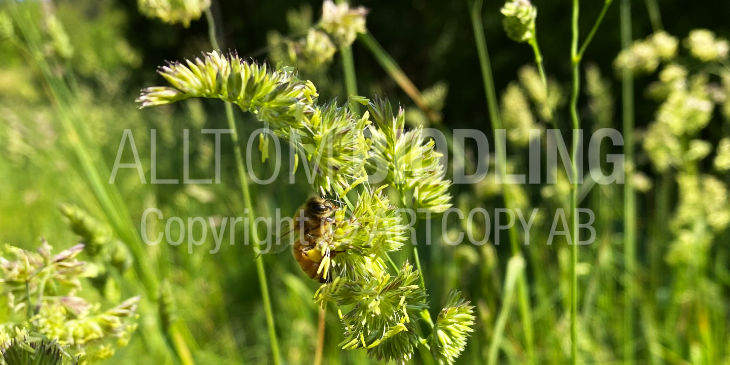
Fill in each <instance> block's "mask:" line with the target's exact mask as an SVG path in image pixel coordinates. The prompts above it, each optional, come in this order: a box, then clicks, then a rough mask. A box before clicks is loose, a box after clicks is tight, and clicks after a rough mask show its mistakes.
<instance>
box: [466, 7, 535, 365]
mask: <svg viewBox="0 0 730 365" xmlns="http://www.w3.org/2000/svg"><path fill="white" fill-rule="evenodd" d="M481 14H482V0H475V1H474V2H473V3H472V7H471V9H470V15H471V23H472V28H473V31H474V40H475V43H476V47H477V53H478V55H479V65H480V68H481V73H482V81H483V83H484V92H485V94H486V99H487V107H488V112H489V118H490V120H491V121H492V131H493V132H494V135H495V137H496V138H495V142H494V143H495V150H496V151H495V152H496V155H497V174H498V175H499V177H500V181H502V183H503V184H504V183H505V182H506V181H505V180H506V178H505V177H506V176H507V167H506V166H505V164H506V156H505V155H506V149H505V146H504V145H503V144H502V142H503V141H504V140H503V139H502V138H499V137H497V134H498V133H497V132H498V131H501V132H503V131H504V127H503V126H502V119H501V117H500V112H499V107H498V104H497V95H496V94H497V93H496V91H495V89H494V79H493V77H492V69H491V65H490V60H489V52H488V49H487V40H486V38H485V36H484V25H483V24H482V15H481ZM502 187H503V197H504V204H505V207H506V208H507V210H510V211H513V210H514V205H513V203H512V198H511V194H510V192H509V189H508V188H507V187H508V185H502ZM509 237H510V243H511V247H512V255H513V256H520V257H521V256H522V254H521V252H520V245H519V242H518V234H517V228H516V227H515V226H514V225H512V226H511V227H510V228H509ZM517 280H518V282H517V289H518V295H519V305H520V316H521V317H522V327H523V331H524V334H525V348H526V350H527V357H528V362H529V363H535V352H534V337H533V330H532V309H531V306H530V297H529V292H528V286H527V282H526V278H525V276H524V275H520V276H519V277H518V278H517ZM503 305H504V303H503Z"/></svg>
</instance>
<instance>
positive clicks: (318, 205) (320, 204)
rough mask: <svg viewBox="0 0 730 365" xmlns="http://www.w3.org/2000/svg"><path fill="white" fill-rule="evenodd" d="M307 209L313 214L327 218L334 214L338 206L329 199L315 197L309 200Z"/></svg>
mask: <svg viewBox="0 0 730 365" xmlns="http://www.w3.org/2000/svg"><path fill="white" fill-rule="evenodd" d="M307 210H308V211H309V213H310V214H311V215H314V216H316V217H320V218H326V217H329V216H330V215H332V213H334V211H335V210H337V207H336V206H335V205H334V204H333V203H332V202H331V201H329V200H327V199H324V198H319V197H315V198H311V199H309V201H308V202H307Z"/></svg>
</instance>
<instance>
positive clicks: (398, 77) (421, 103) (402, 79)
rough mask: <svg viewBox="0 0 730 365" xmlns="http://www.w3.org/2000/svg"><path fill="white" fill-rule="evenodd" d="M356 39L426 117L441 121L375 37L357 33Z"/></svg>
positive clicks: (433, 120) (439, 116)
mask: <svg viewBox="0 0 730 365" xmlns="http://www.w3.org/2000/svg"><path fill="white" fill-rule="evenodd" d="M357 40H358V41H360V42H361V43H362V44H363V45H365V47H367V49H368V50H370V53H372V54H373V56H374V57H375V60H376V61H378V63H379V64H380V66H381V67H383V69H384V70H385V72H387V73H388V75H390V78H392V79H393V81H395V83H396V84H398V86H400V88H401V89H402V90H403V91H404V92H405V93H406V95H408V97H410V98H411V100H413V102H414V103H415V104H416V106H417V107H418V108H419V109H421V111H422V112H423V113H424V114H426V116H427V117H428V119H430V120H431V121H432V122H440V121H441V115H439V114H438V113H436V112H434V111H433V110H431V108H429V106H428V103H426V100H425V99H424V98H423V95H421V92H420V91H419V90H418V88H417V87H416V85H414V84H413V82H412V81H411V79H409V78H408V76H406V74H405V72H403V70H402V69H401V68H400V67H399V66H398V63H396V62H395V60H393V57H391V56H390V55H389V54H388V52H386V51H385V49H383V46H381V45H380V43H378V41H377V40H375V37H373V35H372V34H370V33H362V34H359V35H358V37H357Z"/></svg>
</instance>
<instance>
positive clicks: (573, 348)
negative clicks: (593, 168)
mask: <svg viewBox="0 0 730 365" xmlns="http://www.w3.org/2000/svg"><path fill="white" fill-rule="evenodd" d="M611 2H612V0H605V1H604V3H603V8H602V9H601V12H600V13H599V15H598V18H597V19H596V21H595V23H593V27H592V28H591V30H590V32H589V33H588V35H587V36H586V38H585V40H584V41H583V43H582V44H581V46H580V48H578V40H579V38H580V31H579V28H578V21H579V13H580V11H579V0H573V11H572V15H571V41H570V64H571V68H572V71H571V75H572V87H571V93H570V120H571V124H572V127H573V136H572V141H573V143H572V148H571V153H570V156H571V158H570V170H571V180H572V181H571V184H570V216H571V219H570V232H571V233H570V237H571V242H570V243H571V245H570V246H571V247H570V359H571V363H572V364H573V365H575V364H578V273H577V272H576V267H577V266H578V244H577V243H578V240H579V238H580V237H579V236H578V233H579V231H578V228H579V227H578V161H577V159H578V158H579V157H580V156H578V150H579V147H580V140H579V139H578V135H577V134H576V132H577V131H578V130H579V129H580V128H581V122H580V118H579V117H578V95H579V93H580V63H581V60H582V58H583V55H584V53H585V50H586V49H587V48H588V45H589V44H590V43H591V41H592V40H593V37H594V36H595V34H596V32H597V31H598V27H599V26H600V25H601V22H602V21H603V18H604V17H605V16H606V12H607V11H608V8H609V6H610V5H611Z"/></svg>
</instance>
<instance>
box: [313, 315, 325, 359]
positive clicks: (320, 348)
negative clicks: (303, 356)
mask: <svg viewBox="0 0 730 365" xmlns="http://www.w3.org/2000/svg"><path fill="white" fill-rule="evenodd" d="M326 319H327V302H324V304H323V306H322V307H319V320H318V321H317V347H316V348H315V349H314V362H313V364H314V365H321V364H322V353H323V352H324V332H325V328H326V327H327V321H326Z"/></svg>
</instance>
